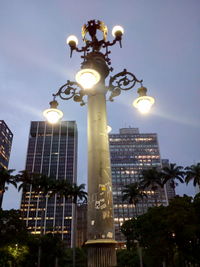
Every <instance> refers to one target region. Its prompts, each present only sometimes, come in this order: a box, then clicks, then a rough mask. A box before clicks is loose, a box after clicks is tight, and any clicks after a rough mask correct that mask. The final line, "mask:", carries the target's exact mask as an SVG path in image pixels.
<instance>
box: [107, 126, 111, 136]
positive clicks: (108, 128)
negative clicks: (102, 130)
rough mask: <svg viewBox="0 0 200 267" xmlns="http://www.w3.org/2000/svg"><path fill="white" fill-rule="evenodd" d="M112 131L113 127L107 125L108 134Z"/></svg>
mask: <svg viewBox="0 0 200 267" xmlns="http://www.w3.org/2000/svg"><path fill="white" fill-rule="evenodd" d="M111 131H112V127H110V126H109V125H107V133H108V134H109V133H110V132H111Z"/></svg>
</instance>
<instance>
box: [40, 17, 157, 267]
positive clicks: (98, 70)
mask: <svg viewBox="0 0 200 267" xmlns="http://www.w3.org/2000/svg"><path fill="white" fill-rule="evenodd" d="M97 31H100V32H101V33H102V36H103V37H102V39H100V40H98V38H97ZM107 32H108V29H107V27H106V25H105V24H104V23H103V22H101V21H96V20H91V21H88V23H87V24H85V25H84V26H83V27H82V37H83V41H84V42H85V45H84V46H83V47H82V48H78V47H77V44H78V39H77V38H76V37H75V36H69V38H68V39H67V43H68V44H69V46H70V50H71V52H70V57H71V56H72V53H73V51H76V52H80V53H83V55H82V56H81V58H82V59H83V62H82V64H81V70H80V71H79V72H78V73H77V74H76V81H73V82H72V81H67V83H66V84H64V85H63V86H61V87H60V88H59V90H58V92H57V93H55V94H53V97H54V99H53V101H52V102H50V106H51V108H50V109H48V110H46V111H45V112H44V115H45V116H46V117H47V118H50V117H51V112H53V113H52V115H53V123H55V121H56V120H55V117H57V118H58V119H60V118H61V117H62V113H61V112H60V111H59V110H58V109H57V105H58V103H57V101H56V100H55V99H56V97H58V96H59V97H60V98H61V99H63V100H69V99H73V100H74V101H76V102H79V103H80V105H85V104H86V102H85V101H84V97H85V96H86V97H87V105H88V212H87V216H88V227H87V231H88V240H87V242H86V245H87V246H88V267H108V266H116V253H115V247H116V243H117V242H116V241H115V237H114V218H113V200H112V180H111V166H110V152H109V140H108V133H107V114H106V100H110V101H113V99H114V97H116V96H118V95H120V93H121V92H122V91H123V90H129V89H131V88H133V87H134V85H135V84H136V83H140V84H141V87H140V88H139V89H138V93H139V97H138V98H137V99H136V100H135V101H134V103H133V105H134V106H135V107H136V108H138V109H141V110H142V112H143V113H145V112H147V111H148V110H149V109H150V107H151V105H152V104H153V103H154V99H153V98H152V97H149V96H147V95H146V92H147V89H146V88H145V87H143V85H142V80H138V79H137V78H136V76H135V75H134V74H132V73H130V72H128V71H127V70H126V69H124V70H123V71H122V72H120V73H118V74H116V75H114V76H111V77H110V79H109V83H108V86H106V84H105V79H106V78H107V77H108V76H109V74H110V72H112V71H113V68H112V67H110V65H111V60H110V58H109V54H110V51H109V47H110V46H113V45H115V44H116V43H119V45H120V47H121V40H122V35H123V28H122V27H120V26H115V27H114V28H113V31H112V34H113V36H114V40H113V41H112V42H110V41H107ZM88 37H89V39H88ZM108 93H110V95H109V97H107V95H108ZM56 114H57V115H56Z"/></svg>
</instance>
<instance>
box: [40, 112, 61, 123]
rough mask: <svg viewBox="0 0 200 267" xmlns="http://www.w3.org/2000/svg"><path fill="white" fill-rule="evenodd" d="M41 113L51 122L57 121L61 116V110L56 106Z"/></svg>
mask: <svg viewBox="0 0 200 267" xmlns="http://www.w3.org/2000/svg"><path fill="white" fill-rule="evenodd" d="M43 115H44V117H45V118H46V119H47V121H48V122H49V123H52V124H55V123H57V122H58V121H59V120H60V119H61V118H62V117H63V113H62V111H61V110H59V109H56V108H50V109H46V110H45V111H44V112H43Z"/></svg>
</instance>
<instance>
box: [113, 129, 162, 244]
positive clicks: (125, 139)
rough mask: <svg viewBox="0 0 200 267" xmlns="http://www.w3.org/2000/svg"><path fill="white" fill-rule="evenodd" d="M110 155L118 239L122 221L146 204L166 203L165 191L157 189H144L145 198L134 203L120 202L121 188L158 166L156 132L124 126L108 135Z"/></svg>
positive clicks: (141, 211)
mask: <svg viewBox="0 0 200 267" xmlns="http://www.w3.org/2000/svg"><path fill="white" fill-rule="evenodd" d="M109 138H110V154H111V169H112V185H113V203H114V220H115V234H116V240H117V241H123V240H124V237H123V235H122V234H121V232H120V227H121V225H122V224H123V223H124V221H125V220H128V219H131V218H133V217H136V216H138V215H141V214H143V213H145V212H146V211H147V209H148V207H151V206H155V205H161V204H162V205H166V204H167V200H166V196H165V193H166V191H165V190H164V189H162V188H158V190H156V191H155V192H153V191H152V190H150V189H147V190H146V192H145V193H146V195H147V196H148V197H147V198H144V199H143V200H142V201H140V202H139V203H138V204H137V208H136V207H135V206H134V205H133V204H129V203H127V202H123V201H122V190H123V189H124V187H125V186H126V185H128V184H131V183H134V182H137V181H138V180H139V177H140V176H141V171H142V170H144V169H148V168H152V167H157V168H161V158H160V152H159V145H158V140H157V135H156V134H155V133H139V129H138V128H123V129H120V131H119V133H118V134H110V135H109Z"/></svg>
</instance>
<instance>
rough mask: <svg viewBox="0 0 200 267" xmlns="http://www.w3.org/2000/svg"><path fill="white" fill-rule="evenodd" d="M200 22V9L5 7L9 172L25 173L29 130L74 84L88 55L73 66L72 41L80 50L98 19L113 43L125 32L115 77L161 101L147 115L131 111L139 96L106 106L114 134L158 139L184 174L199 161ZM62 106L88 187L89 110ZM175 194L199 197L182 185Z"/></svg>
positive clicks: (145, 4) (1, 82)
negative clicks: (135, 132)
mask: <svg viewBox="0 0 200 267" xmlns="http://www.w3.org/2000/svg"><path fill="white" fill-rule="evenodd" d="M199 14H200V1H199V0H166V1H164V0H151V1H149V0H125V1H118V0H107V1H106V0H101V1H96V0H93V1H92V0H85V1H83V0H76V1H67V0H57V1H54V0H9V1H8V0H1V1H0V36H1V41H0V91H1V94H0V107H1V109H0V119H2V120H4V121H5V122H6V123H7V125H8V126H9V128H10V129H11V131H12V132H13V134H14V140H13V146H12V151H11V158H10V163H9V169H16V171H17V172H18V171H20V170H23V169H24V168H25V158H26V150H27V144H28V134H29V127H30V121H33V120H44V119H43V117H42V111H43V110H44V109H45V108H47V107H49V101H51V100H52V97H51V96H52V93H54V92H57V89H58V88H59V87H60V86H61V85H62V84H64V83H66V81H67V80H72V81H73V80H75V74H76V72H77V71H78V70H79V69H80V63H81V58H80V56H81V55H80V54H79V53H74V54H73V57H72V58H71V59H70V57H69V52H70V51H69V47H68V46H67V45H66V37H67V36H69V35H70V34H75V35H76V36H77V37H78V39H79V45H80V46H81V45H83V43H82V40H81V27H82V25H83V24H84V23H86V22H87V21H88V20H91V19H98V20H102V21H104V22H105V24H106V25H107V26H108V30H109V34H108V39H110V40H112V38H113V37H112V36H111V30H112V28H113V26H115V25H122V26H123V27H124V30H125V33H124V36H123V40H122V48H120V47H119V46H118V45H116V46H115V47H112V48H111V51H112V54H111V56H110V58H111V60H112V67H113V68H114V71H113V72H112V73H111V75H114V74H116V73H118V72H120V71H122V70H123V69H124V68H126V69H127V70H128V71H130V72H133V73H134V74H135V75H136V76H137V78H138V79H143V80H144V83H143V84H144V86H146V87H147V88H148V94H149V95H151V96H153V97H155V99H156V103H155V105H154V108H153V110H152V112H151V113H150V114H149V115H146V116H144V115H141V114H139V113H138V112H137V110H135V109H134V108H133V107H132V102H133V100H134V99H135V98H136V97H137V93H136V92H137V88H138V87H135V88H134V89H132V90H130V91H127V92H122V94H121V95H120V96H119V97H118V98H116V99H115V101H114V102H113V103H111V102H108V105H107V111H108V122H109V125H110V126H111V127H112V129H113V130H112V133H117V132H118V131H119V128H123V127H129V126H130V127H138V128H139V129H140V132H142V133H157V134H158V140H159V145H160V153H161V157H162V158H165V159H169V160H170V162H172V163H177V164H178V165H182V166H184V167H185V166H189V165H191V164H196V163H197V162H200V146H199V145H200V141H199V140H200V108H199V107H200V105H199V102H200V88H199V87H200V52H199V51H200V15H199ZM107 82H108V81H107ZM58 101H59V108H60V109H61V110H62V111H63V112H64V120H76V122H77V125H78V135H79V141H78V145H79V147H78V183H86V181H87V133H86V130H87V106H84V107H80V105H79V104H78V103H75V102H73V101H72V100H70V101H62V100H59V99H58ZM177 193H178V194H184V193H186V194H188V195H194V194H195V190H194V188H193V187H192V186H191V185H189V186H187V187H186V186H185V185H179V186H178V187H177ZM20 195H21V194H19V193H17V191H16V190H14V189H13V188H12V187H10V189H9V190H8V192H6V193H5V196H4V205H3V208H4V209H10V208H19V204H20Z"/></svg>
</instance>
